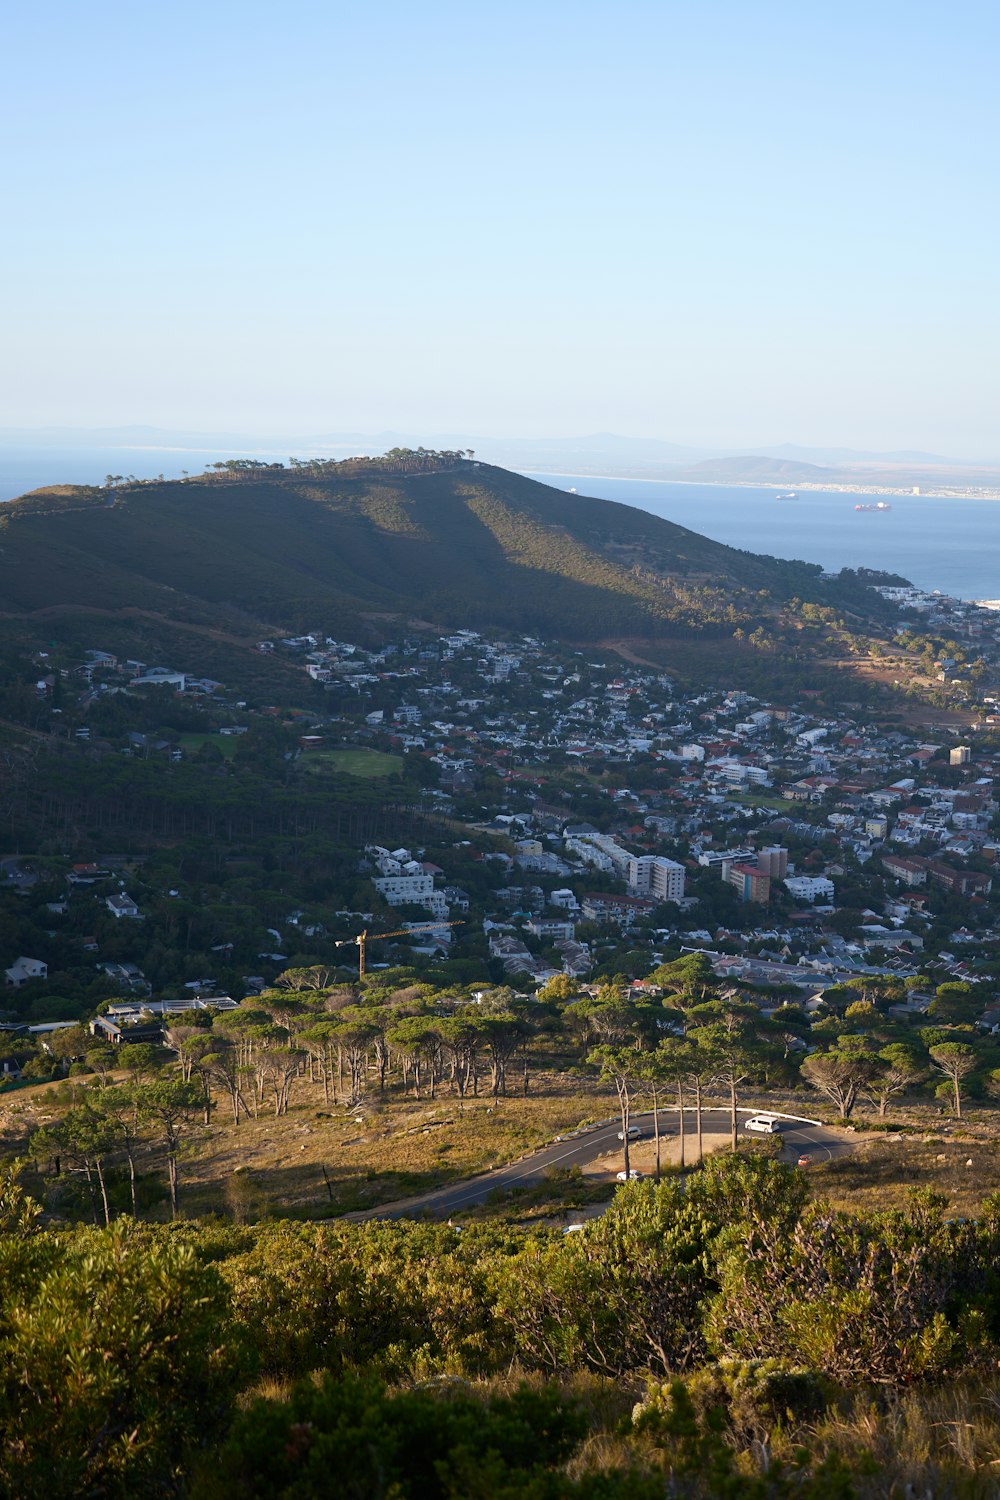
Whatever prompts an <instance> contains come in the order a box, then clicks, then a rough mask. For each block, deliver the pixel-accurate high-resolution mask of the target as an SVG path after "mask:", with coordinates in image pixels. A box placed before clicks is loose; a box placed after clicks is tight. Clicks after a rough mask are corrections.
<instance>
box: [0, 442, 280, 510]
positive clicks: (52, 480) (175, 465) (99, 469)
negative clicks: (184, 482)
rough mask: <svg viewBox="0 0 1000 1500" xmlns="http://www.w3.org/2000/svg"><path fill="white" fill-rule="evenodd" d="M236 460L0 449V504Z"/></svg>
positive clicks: (272, 456)
mask: <svg viewBox="0 0 1000 1500" xmlns="http://www.w3.org/2000/svg"><path fill="white" fill-rule="evenodd" d="M237 457H239V455H238V454H236V453H233V452H232V451H231V450H223V449H215V448H200V449H197V450H194V449H184V448H50V449H45V448H0V500H13V499H14V497H15V495H24V494H26V493H27V491H28V490H37V489H41V487H42V486H43V485H47V484H103V482H104V476H105V475H106V474H134V475H135V476H136V478H137V479H155V478H156V477H157V476H158V475H159V474H162V475H163V476H164V477H165V478H166V479H180V477H181V476H182V474H183V473H184V472H185V470H186V471H187V472H188V473H190V474H200V473H201V472H202V470H203V469H204V468H205V466H206V464H211V463H219V462H221V461H222V460H223V459H226V458H237ZM253 457H254V458H258V459H261V460H264V461H267V462H276V463H277V462H286V461H287V459H288V454H287V453H258V452H256V451H255V452H254V454H253Z"/></svg>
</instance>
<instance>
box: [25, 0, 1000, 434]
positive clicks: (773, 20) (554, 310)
mask: <svg viewBox="0 0 1000 1500" xmlns="http://www.w3.org/2000/svg"><path fill="white" fill-rule="evenodd" d="M51 22H52V14H51V11H50V10H49V9H47V8H45V7H42V8H40V9H39V8H35V9H34V10H32V9H30V8H28V7H18V8H15V10H13V11H12V12H11V15H10V18H9V20H8V25H7V29H6V33H5V44H6V45H5V55H6V70H5V78H6V87H5V91H4V98H3V100H2V102H0V111H2V113H3V116H4V119H5V124H6V127H7V129H6V136H7V140H8V143H9V144H8V152H7V156H6V162H5V165H6V169H7V170H6V174H5V194H6V196H5V206H6V210H7V212H6V232H5V235H4V239H3V243H2V245H0V266H2V269H3V273H4V275H3V282H4V285H5V287H6V288H7V289H8V296H7V305H6V307H5V315H4V343H5V360H4V365H3V372H2V374H0V401H2V406H0V411H2V413H3V421H4V423H5V425H7V426H8V427H20V428H47V427H52V426H67V427H71V428H84V429H86V428H93V427H108V426H116V427H118V426H122V425H132V424H137V423H142V424H146V423H150V424H152V425H154V426H156V427H159V428H165V429H168V430H169V429H175V428H184V429H196V430H204V431H206V433H211V432H213V431H219V430H224V431H226V432H234V433H258V434H260V436H261V438H262V439H265V438H266V437H267V436H268V435H270V434H272V433H279V434H285V433H295V432H298V433H302V434H309V433H324V432H329V431H331V430H337V431H345V432H357V433H369V434H378V433H381V432H384V431H386V430H392V431H400V432H406V433H414V434H417V433H421V432H423V433H429V434H433V433H446V432H455V433H472V434H475V433H491V434H493V435H494V436H495V439H496V440H497V441H499V440H501V439H504V440H509V439H508V435H509V434H518V435H520V436H521V437H522V438H523V439H533V440H534V439H539V438H543V437H549V436H550V435H552V434H561V435H563V436H564V437H568V436H571V435H577V434H588V433H589V434H594V433H606V432H608V431H611V432H620V433H624V434H626V435H628V434H633V435H634V437H633V438H632V439H631V440H633V441H636V442H639V441H648V440H652V439H659V440H662V441H673V442H678V443H680V444H682V445H690V446H692V447H694V448H699V449H708V450H710V451H716V452H717V451H726V452H739V451H743V450H746V449H760V448H761V447H762V446H764V447H766V445H767V444H768V443H769V442H774V441H780V443H782V444H785V443H792V444H796V445H800V446H803V447H822V446H827V445H830V444H837V445H840V446H844V447H850V448H855V449H859V450H862V451H869V452H870V451H894V450H911V449H916V450H921V451H929V452H931V453H935V454H942V455H947V456H948V457H950V458H951V459H953V460H963V459H965V460H982V459H983V457H984V455H985V456H987V457H989V456H992V455H994V454H995V452H996V440H995V438H994V428H995V411H996V407H997V397H998V390H997V379H996V349H997V347H998V343H1000V340H998V337H997V335H998V331H1000V330H998V322H1000V319H998V298H997V286H996V278H995V274H994V265H993V261H994V251H993V245H994V243H995V240H996V231H997V227H998V213H997V203H996V194H995V192H991V191H989V190H988V189H989V186H990V185H991V184H992V183H993V181H994V179H995V170H994V163H993V154H994V150H993V143H994V141H995V139H996V136H997V123H998V122H997V115H998V106H997V102H996V97H995V90H994V87H993V77H992V74H993V60H994V58H995V57H996V55H997V43H998V41H1000V13H998V12H996V11H995V10H994V9H993V8H991V7H986V6H982V5H978V4H976V5H972V6H967V7H960V8H959V9H958V11H957V12H956V11H954V10H953V11H951V12H948V13H946V12H944V11H943V10H941V9H940V8H939V7H934V6H930V5H927V4H922V3H917V4H915V5H914V4H912V3H907V4H905V5H904V4H903V3H901V0H886V3H884V4H882V5H880V6H877V7H871V6H868V5H863V4H861V3H860V0H846V3H845V4H843V5H841V6H838V7H836V8H835V9H832V10H831V9H826V10H824V9H822V8H819V9H817V8H815V7H813V8H809V7H805V8H803V7H792V6H790V5H788V4H787V3H785V0H765V3H763V4H761V5H757V6H753V7H747V6H745V5H743V4H740V3H736V0H714V3H713V0H709V3H707V4H706V3H702V0H699V3H698V4H697V5H696V4H694V3H691V0H666V3H664V0H623V3H622V4H620V5H619V6H617V7H615V8H614V9H613V10H612V9H611V8H610V7H608V6H606V5H603V4H598V3H588V0H579V3H577V4H575V5H574V6H573V7H572V8H570V7H568V6H565V5H563V4H560V3H553V4H550V5H548V6H541V7H539V6H537V5H529V4H528V3H526V0H510V3H509V4H508V5H506V6H504V7H502V8H500V9H498V10H492V11H490V10H485V11H484V10H481V9H478V8H472V9H470V8H469V7H467V6H465V5H459V4H458V3H457V0H427V4H425V5H423V6H420V7H418V8H414V7H412V6H409V5H406V4H403V3H402V0H377V3H375V4H374V5H365V6H362V5H360V4H357V3H352V0H346V3H344V4H342V5H338V6H336V7H328V6H323V5H320V4H318V3H315V0H293V3H292V4H291V5H290V6H287V7H283V8H282V9H281V11H280V12H279V11H275V10H274V9H273V8H271V7H265V6H262V5H258V4H255V3H250V4H249V5H247V4H243V5H240V6H236V5H235V3H233V0H220V3H218V4H215V5H212V6H209V7H207V8H206V7H204V6H200V5H199V6H196V5H195V4H194V3H193V0H177V3H176V4H175V5H173V6H171V7H169V8H167V9H164V8H159V9H157V10H155V11H153V10H143V9H142V8H139V9H137V8H136V7H134V6H129V5H126V4H125V3H124V0H95V3H94V4H93V5H91V6H89V7H87V8H86V9H73V8H71V7H60V8H59V11H58V23H59V24H58V26H57V27H56V28H55V29H53V27H52V24H51ZM762 435H763V436H762Z"/></svg>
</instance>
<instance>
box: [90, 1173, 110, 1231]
mask: <svg viewBox="0 0 1000 1500" xmlns="http://www.w3.org/2000/svg"><path fill="white" fill-rule="evenodd" d="M94 1166H95V1167H96V1168H97V1180H98V1182H99V1183H100V1185H101V1202H102V1204H103V1205H104V1224H105V1227H107V1225H108V1224H110V1223H111V1210H110V1208H109V1207H108V1189H107V1186H106V1184H105V1181H104V1165H103V1163H102V1161H101V1158H100V1157H99V1156H98V1157H95V1159H94Z"/></svg>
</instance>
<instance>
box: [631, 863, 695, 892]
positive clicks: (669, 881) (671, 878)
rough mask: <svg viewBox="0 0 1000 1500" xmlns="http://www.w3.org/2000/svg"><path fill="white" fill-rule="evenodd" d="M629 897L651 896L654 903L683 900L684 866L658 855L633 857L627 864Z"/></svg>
mask: <svg viewBox="0 0 1000 1500" xmlns="http://www.w3.org/2000/svg"><path fill="white" fill-rule="evenodd" d="M628 889H629V895H630V896H651V897H652V899H653V900H654V901H682V900H683V899H684V866H683V865H679V864H678V863H677V861H676V860H674V859H664V858H663V856H662V855H659V854H640V855H633V856H632V857H631V858H630V859H629V862H628Z"/></svg>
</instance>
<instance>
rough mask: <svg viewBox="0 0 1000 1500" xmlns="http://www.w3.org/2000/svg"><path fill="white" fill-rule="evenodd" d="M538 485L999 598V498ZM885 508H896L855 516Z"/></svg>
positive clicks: (764, 545) (622, 482) (809, 555)
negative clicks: (782, 497) (791, 496)
mask: <svg viewBox="0 0 1000 1500" xmlns="http://www.w3.org/2000/svg"><path fill="white" fill-rule="evenodd" d="M531 478H532V479H540V480H542V482H543V483H545V484H551V485H555V486H557V487H558V488H559V489H562V490H569V489H576V490H577V491H578V493H579V494H581V495H596V496H598V497H599V498H600V499H602V500H619V501H621V502H623V503H624V504H625V505H634V506H635V507H636V508H637V509H639V510H646V511H649V512H650V513H651V514H652V515H654V516H663V517H664V519H665V520H668V521H676V522H677V524H678V525H680V526H687V527H690V529H691V530H692V531H700V532H701V533H702V535H703V536H709V537H712V539H713V540H714V541H717V542H725V543H727V545H728V546H730V547H742V548H745V549H746V550H747V551H749V552H765V553H768V554H770V555H771V556H772V557H798V558H803V559H804V560H805V561H806V562H816V563H821V564H822V565H823V567H824V568H827V569H831V570H832V569H838V568H857V567H864V568H884V569H885V570H886V571H887V572H890V573H901V574H902V575H903V577H904V578H908V579H909V580H910V582H911V583H915V584H917V586H918V587H919V588H925V589H940V590H941V592H942V593H944V594H952V595H954V596H955V597H956V598H959V599H998V598H1000V500H945V499H939V498H935V497H934V496H931V495H854V494H848V493H847V492H846V491H845V492H840V491H826V490H799V491H798V492H797V493H798V499H797V500H788V501H779V500H777V499H776V498H775V497H776V496H777V495H779V494H786V493H788V491H787V490H783V489H780V488H777V487H775V486H773V485H772V486H769V487H768V488H766V489H758V488H751V487H750V486H744V485H721V484H720V485H716V484H711V485H710V484H674V483H664V482H660V481H654V480H646V479H594V478H589V477H587V476H580V475H573V474H532V475H531ZM789 488H791V486H789ZM878 500H885V501H886V502H887V503H888V504H889V505H891V506H892V509H891V510H889V511H881V512H878V513H875V512H872V511H867V512H866V511H856V510H855V509H854V507H855V505H859V504H860V505H874V504H875V503H876V501H878Z"/></svg>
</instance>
